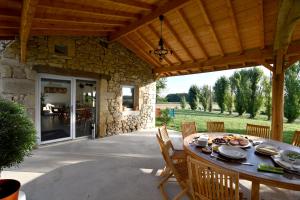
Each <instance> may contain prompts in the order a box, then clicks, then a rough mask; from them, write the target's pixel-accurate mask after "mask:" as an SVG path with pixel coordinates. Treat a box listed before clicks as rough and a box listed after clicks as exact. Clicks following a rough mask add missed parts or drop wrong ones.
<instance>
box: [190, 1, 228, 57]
mask: <svg viewBox="0 0 300 200" xmlns="http://www.w3.org/2000/svg"><path fill="white" fill-rule="evenodd" d="M196 2H197V3H198V5H199V7H200V11H201V13H202V14H203V17H204V21H205V23H206V25H207V27H208V29H209V30H210V32H211V34H212V36H213V38H214V40H215V42H216V44H217V46H218V48H219V52H220V55H221V56H224V51H223V48H222V46H221V42H220V40H219V38H218V36H217V33H216V31H215V29H214V27H213V24H212V23H211V21H210V19H209V16H208V14H207V11H206V9H205V7H204V5H203V2H202V0H196Z"/></svg>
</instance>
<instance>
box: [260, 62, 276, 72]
mask: <svg viewBox="0 0 300 200" xmlns="http://www.w3.org/2000/svg"><path fill="white" fill-rule="evenodd" d="M262 66H264V67H265V68H267V69H268V70H270V71H271V72H274V68H273V67H272V66H271V65H270V64H269V63H267V62H262Z"/></svg>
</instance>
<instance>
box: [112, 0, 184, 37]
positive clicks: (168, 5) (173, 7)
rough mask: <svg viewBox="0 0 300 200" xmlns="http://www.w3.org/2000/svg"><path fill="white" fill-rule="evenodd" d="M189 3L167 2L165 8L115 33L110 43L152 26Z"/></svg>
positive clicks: (160, 8) (162, 7) (175, 0)
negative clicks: (161, 16)
mask: <svg viewBox="0 0 300 200" xmlns="http://www.w3.org/2000/svg"><path fill="white" fill-rule="evenodd" d="M187 3H189V0H173V1H172V2H166V3H165V4H164V5H163V6H161V7H158V8H156V9H154V10H153V11H151V13H150V14H148V15H146V16H143V17H142V18H141V19H139V20H137V21H135V22H133V23H131V24H130V25H129V26H127V27H125V28H123V29H121V30H119V31H116V32H114V33H113V34H112V35H110V37H109V39H110V41H115V40H117V39H119V38H120V37H121V36H124V35H127V34H129V33H131V32H133V31H135V30H137V29H138V28H140V27H141V26H145V25H148V24H150V23H151V22H152V21H153V20H155V19H157V18H158V17H159V15H161V14H165V13H167V12H170V11H173V10H176V9H179V8H181V7H183V6H185V5H187Z"/></svg>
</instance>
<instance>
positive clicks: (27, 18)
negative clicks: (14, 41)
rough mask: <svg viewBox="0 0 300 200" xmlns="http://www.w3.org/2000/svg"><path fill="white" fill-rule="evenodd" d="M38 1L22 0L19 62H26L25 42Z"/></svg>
mask: <svg viewBox="0 0 300 200" xmlns="http://www.w3.org/2000/svg"><path fill="white" fill-rule="evenodd" d="M38 2H39V0H24V1H23V6H22V15H21V25H20V44H21V62H23V63H24V62H25V61H26V52H27V42H28V39H29V34H30V29H31V24H32V19H33V17H34V13H35V10H36V6H37V4H38Z"/></svg>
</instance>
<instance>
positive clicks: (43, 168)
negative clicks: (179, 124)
mask: <svg viewBox="0 0 300 200" xmlns="http://www.w3.org/2000/svg"><path fill="white" fill-rule="evenodd" d="M155 131H156V129H155V130H154V129H153V130H144V131H139V132H134V133H128V134H122V135H117V136H111V137H106V138H101V139H97V140H87V139H80V140H74V141H69V142H62V143H56V144H51V145H45V146H41V147H39V148H38V149H36V150H34V151H33V155H32V156H31V157H28V158H26V159H25V161H24V162H23V163H22V165H20V166H19V167H18V168H11V169H7V170H5V171H3V172H2V176H1V177H2V178H14V179H18V180H20V181H21V183H22V190H23V191H25V193H26V195H27V199H28V200H42V199H43V200H83V199H87V200H96V199H97V200H98V199H103V200H113V199H126V200H127V199H132V200H134V199H143V200H148V199H149V200H156V199H162V196H161V194H160V192H159V190H158V189H157V187H156V186H157V184H158V182H159V180H160V177H159V176H158V174H159V173H160V171H161V169H162V168H163V166H164V162H163V160H162V157H161V154H160V152H159V147H158V144H157V141H156V138H155ZM170 135H171V137H172V140H173V141H174V144H175V147H176V148H181V145H180V144H181V138H180V135H179V134H177V133H175V132H171V133H170ZM241 184H242V186H241V187H242V190H243V192H244V194H245V196H246V197H248V199H249V189H248V188H249V187H250V183H249V182H248V181H242V183H241ZM166 191H167V193H168V194H169V196H170V197H173V196H174V195H175V194H176V193H177V192H178V191H179V186H178V185H177V183H175V182H170V183H169V184H167V185H166ZM261 197H262V198H261V199H265V200H277V199H278V200H282V199H285V200H288V199H291V200H292V199H293V200H294V199H300V192H296V191H289V190H282V189H277V188H270V187H267V186H262V187H261ZM184 199H187V198H184Z"/></svg>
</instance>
